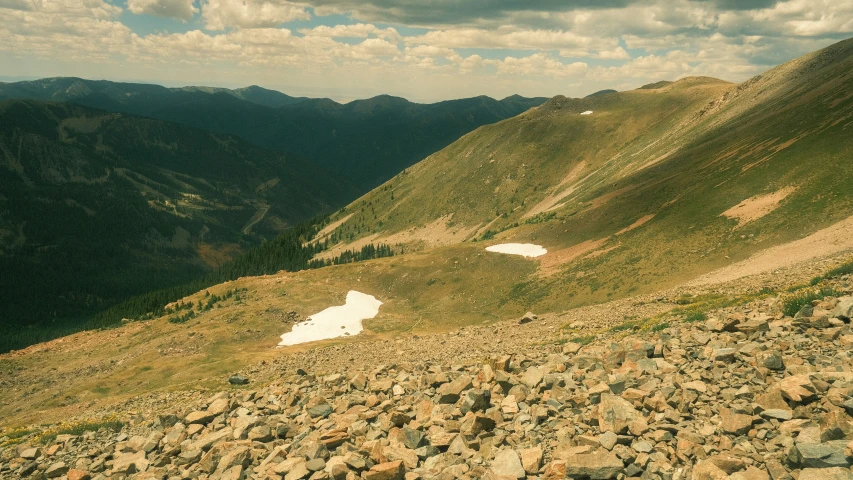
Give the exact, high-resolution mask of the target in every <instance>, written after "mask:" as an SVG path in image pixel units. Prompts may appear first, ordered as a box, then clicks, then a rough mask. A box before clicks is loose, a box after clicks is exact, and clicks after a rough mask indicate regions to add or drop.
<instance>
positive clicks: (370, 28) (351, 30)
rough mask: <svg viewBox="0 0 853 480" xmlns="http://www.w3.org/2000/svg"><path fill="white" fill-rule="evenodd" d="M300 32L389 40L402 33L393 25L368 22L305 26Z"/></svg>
mask: <svg viewBox="0 0 853 480" xmlns="http://www.w3.org/2000/svg"><path fill="white" fill-rule="evenodd" d="M299 33H301V34H303V35H316V36H319V37H333V38H367V37H369V36H371V35H375V36H377V37H379V38H385V39H389V40H396V39H399V38H400V34H399V33H397V30H395V29H393V28H391V27H388V28H379V27H377V26H375V25H372V24H366V23H356V24H354V25H335V26H333V27H330V26H328V25H319V26H316V27H314V28H303V29H301V30H299Z"/></svg>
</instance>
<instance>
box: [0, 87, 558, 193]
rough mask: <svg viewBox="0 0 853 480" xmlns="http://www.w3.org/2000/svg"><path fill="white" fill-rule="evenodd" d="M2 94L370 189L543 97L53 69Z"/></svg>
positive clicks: (534, 104)
mask: <svg viewBox="0 0 853 480" xmlns="http://www.w3.org/2000/svg"><path fill="white" fill-rule="evenodd" d="M0 98H35V99H45V100H57V101H71V102H74V103H78V104H81V105H86V106H91V107H95V108H100V109H104V110H109V111H113V112H125V113H132V114H136V115H145V116H149V117H154V118H159V119H162V120H168V121H174V122H180V123H184V124H187V125H192V126H195V127H198V128H204V129H208V130H213V131H217V132H222V133H228V134H234V135H239V136H241V137H243V138H245V139H246V140H249V141H250V142H252V143H254V144H256V145H259V146H262V147H265V148H269V149H273V150H280V151H286V152H293V153H295V154H297V155H300V156H303V157H306V158H309V159H311V160H312V161H314V162H317V163H318V164H320V165H323V166H325V167H327V168H330V169H332V170H334V171H337V172H339V173H340V174H341V175H344V176H346V177H347V178H350V179H351V180H352V181H353V182H354V183H355V184H356V185H357V186H358V187H359V189H360V190H361V192H366V191H368V190H369V189H371V188H373V187H375V186H376V185H378V184H380V183H382V182H384V181H385V180H387V179H389V178H391V177H392V176H393V175H395V174H397V173H399V172H400V171H401V170H403V169H404V168H406V167H408V166H410V165H412V164H414V163H415V162H417V161H419V160H421V159H423V158H424V157H425V156H427V155H429V154H431V153H433V152H436V151H438V150H440V149H442V148H444V147H445V146H447V145H449V144H450V143H451V142H453V141H454V140H456V139H458V138H459V137H460V136H462V135H464V134H466V133H468V132H470V131H471V130H473V129H475V128H477V127H480V126H482V125H486V124H490V123H494V122H497V121H500V120H503V119H506V118H510V117H513V116H515V115H518V114H520V113H522V112H524V111H525V110H527V109H529V108H532V107H535V106H537V105H540V104H542V103H543V102H544V101H545V100H546V99H545V98H524V97H520V96H517V95H514V96H511V97H507V98H505V99H503V100H500V101H498V100H495V99H492V98H489V97H476V98H467V99H460V100H451V101H446V102H439V103H435V104H418V103H412V102H409V101H408V100H405V99H403V98H397V97H391V96H387V95H381V96H378V97H374V98H371V99H367V100H357V101H354V102H350V103H347V104H339V103H337V102H334V101H332V100H329V99H305V98H294V97H289V96H287V95H284V94H282V93H280V92H274V91H272V90H266V89H262V88H260V87H254V86H253V87H247V88H244V89H236V90H229V89H222V88H210V87H184V88H175V89H169V88H165V87H161V86H158V85H144V84H130V83H116V82H108V81H92V80H83V79H79V78H50V79H42V80H36V81H28V82H16V83H6V84H0Z"/></svg>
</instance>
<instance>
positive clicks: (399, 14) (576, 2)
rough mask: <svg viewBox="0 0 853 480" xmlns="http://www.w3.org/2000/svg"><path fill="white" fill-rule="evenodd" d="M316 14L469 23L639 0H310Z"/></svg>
mask: <svg viewBox="0 0 853 480" xmlns="http://www.w3.org/2000/svg"><path fill="white" fill-rule="evenodd" d="M307 3H310V4H311V6H313V7H314V8H315V12H316V13H317V14H318V15H328V14H351V15H352V16H353V17H354V18H357V19H360V20H365V21H371V22H383V23H402V24H406V25H418V26H426V25H433V26H435V25H472V24H476V23H478V22H481V21H483V20H484V19H489V20H497V19H507V18H510V17H512V16H515V15H518V14H523V13H526V12H535V13H538V14H543V15H547V14H550V13H556V12H567V11H573V10H579V9H603V8H621V7H625V6H627V5H629V4H632V3H642V2H640V0H538V1H535V2H534V1H530V0H465V1H462V2H460V1H458V0H431V1H423V0H311V1H310V2H307Z"/></svg>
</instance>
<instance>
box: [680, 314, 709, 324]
mask: <svg viewBox="0 0 853 480" xmlns="http://www.w3.org/2000/svg"><path fill="white" fill-rule="evenodd" d="M707 319H708V315H705V312H690V313H688V314H687V315H686V316H685V317H684V321H685V322H690V323H692V322H704V321H705V320H707Z"/></svg>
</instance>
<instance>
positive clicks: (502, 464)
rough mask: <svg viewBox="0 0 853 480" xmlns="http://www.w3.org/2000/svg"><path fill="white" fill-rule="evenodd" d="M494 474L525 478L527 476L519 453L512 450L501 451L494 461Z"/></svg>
mask: <svg viewBox="0 0 853 480" xmlns="http://www.w3.org/2000/svg"><path fill="white" fill-rule="evenodd" d="M491 471H492V473H494V474H495V475H498V476H505V477H513V478H524V477H525V476H526V475H527V474H526V473H525V471H524V467H523V466H522V465H521V459H520V458H519V456H518V453H516V452H515V450H512V449H506V450H501V451H500V452H498V454H497V455H495V459H494V460H492V469H491Z"/></svg>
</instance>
